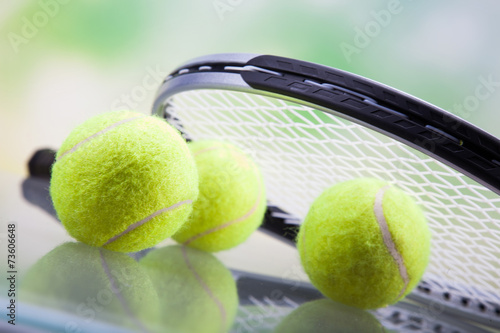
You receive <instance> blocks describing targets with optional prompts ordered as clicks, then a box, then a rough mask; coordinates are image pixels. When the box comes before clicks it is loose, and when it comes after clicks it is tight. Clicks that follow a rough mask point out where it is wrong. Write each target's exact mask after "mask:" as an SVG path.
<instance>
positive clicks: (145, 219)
mask: <svg viewBox="0 0 500 333" xmlns="http://www.w3.org/2000/svg"><path fill="white" fill-rule="evenodd" d="M192 203H193V200H191V199H189V200H184V201H180V202H178V203H176V204H173V205H172V206H170V207H166V208H162V209H160V210H157V211H156V212H154V213H153V214H151V215H149V216H147V217H145V218H143V219H142V220H140V221H138V222H135V223H133V224H131V225H129V226H128V227H127V229H125V230H124V231H122V232H121V233H119V234H116V235H115V236H113V237H111V238H110V239H108V241H106V243H104V244H103V245H102V246H106V245H109V244H111V243H112V242H114V241H116V240H117V239H119V238H120V237H122V236H125V235H126V234H128V233H129V232H131V231H133V230H135V229H137V228H139V227H140V226H142V225H144V224H146V223H147V222H149V221H150V220H151V219H153V218H155V217H157V216H158V215H160V214H163V213H165V212H168V211H171V210H174V209H175V208H177V207H180V206H182V205H187V204H192Z"/></svg>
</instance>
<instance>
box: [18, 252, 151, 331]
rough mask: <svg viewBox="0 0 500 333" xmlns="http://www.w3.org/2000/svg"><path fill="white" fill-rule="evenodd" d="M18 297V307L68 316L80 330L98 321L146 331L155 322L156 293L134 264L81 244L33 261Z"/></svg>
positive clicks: (121, 255)
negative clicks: (27, 307) (45, 310)
mask: <svg viewBox="0 0 500 333" xmlns="http://www.w3.org/2000/svg"><path fill="white" fill-rule="evenodd" d="M19 295H20V301H22V302H25V303H28V304H32V305H39V306H42V307H44V308H52V309H58V310H60V311H64V312H67V313H69V314H71V315H72V317H73V318H74V321H75V323H74V324H75V325H77V326H78V327H79V328H80V330H81V329H83V328H84V327H85V326H86V325H88V324H89V323H90V322H91V321H93V320H99V321H102V322H107V323H113V324H119V325H121V326H124V327H127V328H132V329H134V330H138V331H142V332H144V331H149V330H151V329H152V328H154V323H156V322H157V320H158V317H159V313H158V304H159V302H158V296H157V294H156V290H155V288H154V286H153V284H152V282H151V280H150V279H149V276H148V274H147V273H146V272H145V270H144V269H143V268H142V267H141V265H139V263H138V262H136V261H135V260H134V259H132V258H131V257H129V256H127V255H126V254H123V253H118V252H113V251H108V250H106V249H103V248H97V247H91V246H88V245H86V244H83V243H65V244H62V245H60V246H58V247H57V248H55V249H53V250H52V251H51V252H49V253H48V254H46V255H45V256H44V257H42V258H41V259H40V260H39V261H37V262H36V263H35V264H34V265H33V266H32V267H31V268H30V269H29V270H28V272H27V273H26V275H25V276H24V278H23V279H22V280H21V284H20V292H19ZM75 331H76V330H75Z"/></svg>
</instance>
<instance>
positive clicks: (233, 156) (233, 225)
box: [173, 140, 266, 252]
mask: <svg viewBox="0 0 500 333" xmlns="http://www.w3.org/2000/svg"><path fill="white" fill-rule="evenodd" d="M189 148H190V149H191V151H192V153H193V156H194V158H195V161H196V166H197V168H198V173H199V177H200V178H199V179H200V184H199V190H200V196H199V198H198V200H197V201H196V202H195V203H194V206H193V213H192V215H191V216H190V218H189V219H188V221H187V222H186V224H185V225H184V226H183V227H182V228H181V229H180V230H179V231H178V232H177V233H176V234H175V235H174V236H173V238H174V239H175V240H176V241H177V242H179V243H182V244H184V245H187V246H190V247H194V248H197V249H200V250H204V251H209V252H215V251H221V250H226V249H229V248H232V247H234V246H236V245H239V244H241V243H243V242H244V241H245V240H246V239H247V238H248V237H249V236H250V235H251V234H252V232H253V231H255V229H257V228H258V227H259V226H260V224H261V223H262V220H263V217H264V213H265V211H266V193H265V185H264V181H263V177H262V174H261V173H260V170H259V168H258V167H257V165H256V164H255V162H254V161H253V160H252V159H251V158H250V157H249V156H248V155H246V154H245V153H244V152H243V151H242V150H240V149H239V148H237V147H235V146H234V145H232V144H230V143H227V142H222V141H211V140H207V141H197V142H192V143H190V144H189Z"/></svg>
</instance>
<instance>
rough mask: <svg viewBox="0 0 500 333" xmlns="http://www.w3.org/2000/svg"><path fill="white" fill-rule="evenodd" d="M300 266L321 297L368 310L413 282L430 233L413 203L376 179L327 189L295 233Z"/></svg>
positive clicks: (422, 265) (398, 295)
mask: <svg viewBox="0 0 500 333" xmlns="http://www.w3.org/2000/svg"><path fill="white" fill-rule="evenodd" d="M297 239H298V244H297V246H298V249H299V252H300V256H301V261H302V265H303V266H304V269H305V271H306V273H307V274H308V275H309V278H310V280H311V282H312V283H313V284H314V285H315V286H316V287H317V288H318V289H319V290H320V291H321V292H322V293H323V294H324V295H326V296H328V297H330V298H331V299H333V300H335V301H338V302H342V303H344V304H347V305H352V306H356V307H359V308H363V309H373V308H378V307H383V306H386V305H388V304H391V303H395V302H397V301H398V300H400V299H402V298H403V297H404V296H405V295H407V294H408V293H409V292H410V291H411V290H412V289H413V288H414V287H415V286H416V285H417V283H418V282H419V280H420V278H421V277H422V275H423V273H424V271H425V268H426V266H427V263H428V260H429V255H430V232H429V228H428V226H427V222H426V220H425V217H424V215H423V213H422V211H421V210H420V208H419V207H418V206H417V205H416V203H415V202H414V201H413V200H412V199H411V198H410V197H409V196H408V195H406V194H405V193H403V192H402V191H401V190H399V189H397V188H395V187H392V186H390V185H388V184H387V183H385V182H383V181H380V180H376V179H356V180H351V181H348V182H344V183H341V184H338V185H336V186H333V187H331V188H329V189H327V190H326V191H325V192H324V193H323V194H321V196H319V197H318V198H317V199H316V200H315V201H314V203H313V205H312V207H311V209H310V210H309V213H308V214H307V216H306V218H305V220H304V223H303V225H302V226H301V229H300V232H299V234H298V237H297Z"/></svg>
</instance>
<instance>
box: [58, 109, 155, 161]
mask: <svg viewBox="0 0 500 333" xmlns="http://www.w3.org/2000/svg"><path fill="white" fill-rule="evenodd" d="M144 117H146V116H135V117H132V118H127V119H122V120H120V121H118V122H116V123H114V124H112V125H109V126H108V127H106V128H105V129H103V130H100V131H99V132H97V133H94V134H92V135H91V136H89V137H87V138H86V139H83V140H82V141H80V142H78V143H77V144H76V145H74V146H73V148H71V149H68V150H66V151H65V152H64V153H62V154H61V156H59V159H61V158H63V157H64V156H65V155H66V154H69V153H73V152H74V151H76V150H77V149H78V148H80V146H82V145H83V144H85V143H87V142H89V141H90V140H92V139H94V138H95V137H97V136H99V135H102V134H104V133H106V132H108V131H110V130H112V129H113V128H115V127H117V126H120V125H122V124H125V123H128V122H129V121H133V120H138V119H141V118H144Z"/></svg>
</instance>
